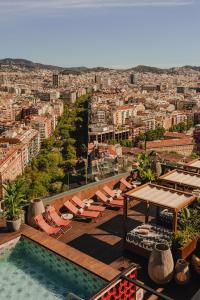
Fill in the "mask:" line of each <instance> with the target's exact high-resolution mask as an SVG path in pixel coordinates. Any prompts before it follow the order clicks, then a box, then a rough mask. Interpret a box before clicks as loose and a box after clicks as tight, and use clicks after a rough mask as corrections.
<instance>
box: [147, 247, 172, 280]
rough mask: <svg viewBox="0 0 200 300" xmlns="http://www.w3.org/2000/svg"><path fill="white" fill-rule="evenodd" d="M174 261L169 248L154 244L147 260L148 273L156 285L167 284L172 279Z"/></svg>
mask: <svg viewBox="0 0 200 300" xmlns="http://www.w3.org/2000/svg"><path fill="white" fill-rule="evenodd" d="M173 270H174V261H173V257H172V253H171V250H170V247H169V246H168V245H166V244H162V243H159V244H156V245H155V247H154V249H153V251H152V253H151V255H150V258H149V264H148V273H149V276H150V278H151V279H152V280H153V281H154V282H155V283H157V284H165V283H168V282H169V281H170V280H171V279H172V277H173Z"/></svg>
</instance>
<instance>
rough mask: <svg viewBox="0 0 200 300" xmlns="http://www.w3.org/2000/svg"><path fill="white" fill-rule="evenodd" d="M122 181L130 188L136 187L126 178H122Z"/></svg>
mask: <svg viewBox="0 0 200 300" xmlns="http://www.w3.org/2000/svg"><path fill="white" fill-rule="evenodd" d="M120 182H121V183H122V184H123V185H124V186H125V187H126V188H127V189H129V190H131V189H133V188H134V187H135V186H134V185H132V184H130V183H129V182H128V181H127V180H126V179H125V178H121V179H120Z"/></svg>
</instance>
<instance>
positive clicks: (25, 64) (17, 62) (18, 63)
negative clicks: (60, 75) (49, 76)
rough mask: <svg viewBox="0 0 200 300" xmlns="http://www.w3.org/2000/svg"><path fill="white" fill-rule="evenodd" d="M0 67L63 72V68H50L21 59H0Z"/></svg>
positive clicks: (49, 66)
mask: <svg viewBox="0 0 200 300" xmlns="http://www.w3.org/2000/svg"><path fill="white" fill-rule="evenodd" d="M0 66H7V67H10V68H12V67H18V68H23V69H24V68H25V69H29V70H34V69H47V70H57V71H59V70H63V68H61V67H58V66H52V65H45V64H41V63H35V62H32V61H30V60H27V59H21V58H4V59H0Z"/></svg>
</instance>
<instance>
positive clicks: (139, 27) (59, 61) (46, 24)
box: [0, 0, 200, 67]
mask: <svg viewBox="0 0 200 300" xmlns="http://www.w3.org/2000/svg"><path fill="white" fill-rule="evenodd" d="M199 14H200V0H35V1H34V0H0V58H5V57H15V58H26V59H30V60H33V61H36V62H43V63H49V64H55V65H61V66H111V67H129V66H135V65H138V64H147V65H155V66H161V67H168V66H178V65H185V64H191V65H200V38H199V34H200V17H199Z"/></svg>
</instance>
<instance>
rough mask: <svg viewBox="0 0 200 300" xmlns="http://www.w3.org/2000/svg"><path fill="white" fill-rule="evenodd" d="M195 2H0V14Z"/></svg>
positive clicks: (160, 5) (36, 0)
mask: <svg viewBox="0 0 200 300" xmlns="http://www.w3.org/2000/svg"><path fill="white" fill-rule="evenodd" d="M194 1H195V0H0V14H6V13H15V14H16V13H20V12H21V13H23V12H27V11H29V12H32V13H33V12H38V13H40V12H58V11H66V10H69V9H84V8H85V9H89V8H90V9H92V8H93V9H98V8H123V7H167V6H168V7H169V6H183V5H191V4H193V3H194Z"/></svg>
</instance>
